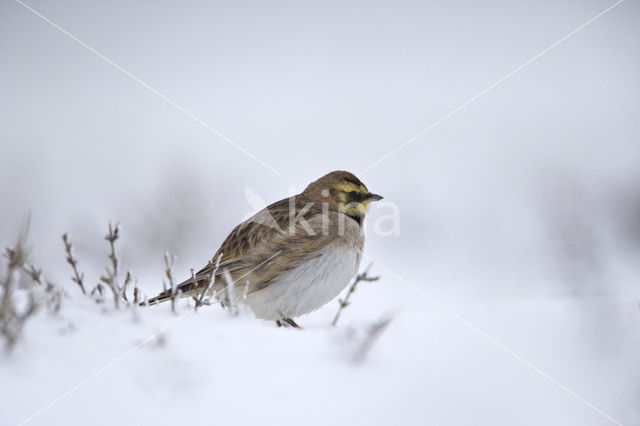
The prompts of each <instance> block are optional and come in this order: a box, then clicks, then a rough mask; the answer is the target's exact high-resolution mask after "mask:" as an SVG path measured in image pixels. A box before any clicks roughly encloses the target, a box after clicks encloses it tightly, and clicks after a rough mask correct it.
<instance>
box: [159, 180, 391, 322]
mask: <svg viewBox="0 0 640 426" xmlns="http://www.w3.org/2000/svg"><path fill="white" fill-rule="evenodd" d="M380 199H382V197H381V196H380V195H377V194H372V193H371V192H369V191H368V190H367V187H366V186H365V185H364V184H363V183H362V182H360V180H359V179H358V178H357V177H356V176H354V175H353V174H351V173H349V172H345V171H334V172H331V173H329V174H327V175H325V176H323V177H321V178H320V179H318V180H316V181H315V182H312V183H311V184H309V186H307V188H306V189H305V190H304V191H302V193H301V194H298V195H294V196H292V197H289V198H285V199H284V200H280V201H278V202H276V203H273V204H271V205H270V206H268V207H266V208H264V209H263V210H261V211H260V212H258V213H256V214H255V215H254V216H252V217H250V218H249V219H247V220H246V221H244V222H243V223H241V224H240V225H238V226H236V227H235V229H234V230H233V231H231V233H230V234H229V236H228V237H227V238H226V239H225V240H224V242H223V243H222V245H221V246H220V248H219V249H218V251H217V252H216V254H215V255H214V256H213V259H212V261H210V262H209V263H208V264H207V266H205V267H204V268H202V269H201V270H200V271H199V272H198V273H197V274H195V277H192V278H189V279H187V280H185V281H184V282H182V283H181V284H179V285H177V286H176V288H175V289H174V290H166V291H164V292H162V293H160V294H159V295H158V296H156V297H154V298H152V299H150V300H149V301H148V302H147V303H149V304H155V303H160V302H163V301H166V300H169V299H171V298H172V294H176V293H172V292H179V293H180V295H181V296H182V297H191V296H195V297H196V298H197V296H198V295H204V294H207V295H216V297H217V298H219V299H220V298H222V297H223V296H224V297H225V298H227V297H228V296H229V294H232V295H234V296H233V297H234V298H235V299H236V300H240V301H242V302H244V303H246V304H247V305H249V307H250V309H251V310H252V311H253V312H254V314H255V315H256V316H257V317H258V318H261V319H265V320H274V321H276V323H277V324H278V325H281V324H282V321H284V322H286V323H288V324H290V325H292V326H294V327H297V324H296V323H295V322H294V321H293V319H292V318H295V317H299V316H301V315H304V314H308V313H309V312H312V311H314V310H316V309H318V308H319V307H321V306H322V305H324V304H326V303H327V302H329V301H330V300H332V299H333V298H335V297H336V296H337V295H338V294H339V293H340V292H341V291H342V290H343V289H344V288H345V287H346V286H347V284H348V283H349V281H350V280H351V278H353V276H355V274H356V273H357V272H358V268H359V265H360V258H361V254H362V248H363V245H364V233H363V229H362V222H363V220H364V216H365V213H366V212H367V208H368V205H369V203H370V202H372V201H377V200H380ZM229 290H231V291H229Z"/></svg>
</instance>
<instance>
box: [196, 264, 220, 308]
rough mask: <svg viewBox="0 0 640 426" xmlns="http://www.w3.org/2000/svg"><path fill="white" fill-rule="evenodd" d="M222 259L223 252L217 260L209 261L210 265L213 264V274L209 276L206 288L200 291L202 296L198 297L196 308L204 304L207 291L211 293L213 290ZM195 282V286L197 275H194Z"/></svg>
mask: <svg viewBox="0 0 640 426" xmlns="http://www.w3.org/2000/svg"><path fill="white" fill-rule="evenodd" d="M221 259H222V253H220V254H219V255H218V258H217V259H216V262H215V263H213V261H212V260H210V261H209V265H211V276H210V277H209V282H208V283H207V285H206V286H205V287H204V289H202V293H200V297H198V298H197V299H196V309H197V308H198V307H199V306H201V305H203V304H204V302H203V300H204V297H205V296H206V295H207V293H209V290H211V289H212V288H213V285H214V284H215V282H216V274H217V273H218V268H219V267H220V260H221ZM193 280H194V281H193V283H194V287H195V285H196V281H195V277H193Z"/></svg>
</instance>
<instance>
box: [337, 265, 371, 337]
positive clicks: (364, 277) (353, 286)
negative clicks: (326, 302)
mask: <svg viewBox="0 0 640 426" xmlns="http://www.w3.org/2000/svg"><path fill="white" fill-rule="evenodd" d="M372 265H373V262H372V263H370V264H369V266H367V269H365V270H364V272H363V273H361V274H358V275H357V276H356V278H355V280H354V281H353V284H351V287H349V290H348V291H347V294H346V295H345V296H344V299H338V302H339V303H340V307H339V308H338V312H336V316H335V318H334V319H333V322H332V323H331V325H336V324H337V323H338V319H339V318H340V314H341V313H342V310H343V309H344V308H346V307H347V306H349V297H351V294H352V293H353V292H354V291H356V286H357V285H358V283H359V282H360V281H378V280H379V279H380V277H370V276H369V275H367V274H368V273H369V269H371V266H372Z"/></svg>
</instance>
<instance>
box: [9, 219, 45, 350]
mask: <svg viewBox="0 0 640 426" xmlns="http://www.w3.org/2000/svg"><path fill="white" fill-rule="evenodd" d="M27 226H28V225H27ZM27 229H28V228H27V227H25V228H23V230H22V231H21V232H20V234H19V237H18V242H17V243H16V246H15V248H7V250H6V252H5V257H6V259H7V260H8V263H9V264H8V265H7V275H6V277H5V278H4V279H3V280H2V281H1V282H0V288H2V289H3V291H2V298H1V299H0V334H1V335H2V336H4V338H5V339H6V342H7V350H11V349H12V348H13V346H14V345H15V343H16V341H17V340H18V338H19V337H20V334H21V333H22V328H23V327H24V323H25V322H26V320H27V319H28V318H29V317H30V316H32V315H33V314H34V313H35V312H36V311H37V309H38V303H37V301H36V299H35V296H34V293H33V292H32V291H30V292H29V296H28V303H27V306H26V308H24V309H23V310H22V312H19V311H18V309H17V307H16V306H15V304H14V300H13V290H14V285H15V282H14V281H15V280H14V278H15V276H16V274H18V273H20V272H24V271H25V265H26V263H27V252H26V248H25V246H26V238H27ZM32 269H33V270H34V271H37V270H36V269H35V268H33V267H32ZM37 272H38V273H37V275H36V274H34V275H32V277H34V276H37V278H38V279H40V272H39V271H37Z"/></svg>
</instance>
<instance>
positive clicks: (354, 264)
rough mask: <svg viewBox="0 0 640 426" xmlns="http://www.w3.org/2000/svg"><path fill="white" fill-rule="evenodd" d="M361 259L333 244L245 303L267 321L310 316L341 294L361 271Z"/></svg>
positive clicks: (342, 245) (351, 249)
mask: <svg viewBox="0 0 640 426" xmlns="http://www.w3.org/2000/svg"><path fill="white" fill-rule="evenodd" d="M360 257H361V255H360V252H359V251H358V250H354V249H353V247H349V246H345V245H344V244H331V245H329V246H328V247H327V248H325V249H324V252H323V253H322V254H321V255H319V256H317V257H314V258H313V259H310V260H308V261H306V262H304V263H302V264H301V265H300V266H299V267H298V268H296V269H293V270H291V271H288V272H286V273H285V274H283V275H282V276H281V277H280V278H279V279H278V280H277V281H273V282H271V283H270V284H269V285H268V286H266V287H265V288H263V289H262V290H259V291H256V292H254V293H251V294H249V295H247V299H246V303H247V304H248V305H249V307H250V308H251V310H252V311H253V312H254V314H255V315H256V316H257V317H258V318H261V319H265V320H279V319H282V318H295V317H298V316H300V315H304V314H308V313H309V312H312V311H314V310H316V309H318V308H319V307H321V306H322V305H324V304H326V303H327V302H329V301H331V300H332V299H333V298H335V297H336V296H337V295H338V294H340V292H341V291H342V290H343V289H344V288H345V287H346V286H347V284H349V281H350V280H351V278H353V276H354V275H355V274H356V273H357V272H358V268H359V266H360Z"/></svg>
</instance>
